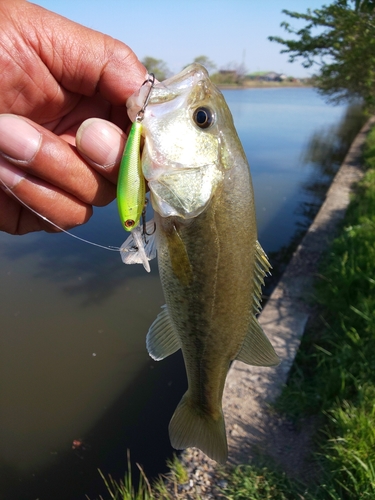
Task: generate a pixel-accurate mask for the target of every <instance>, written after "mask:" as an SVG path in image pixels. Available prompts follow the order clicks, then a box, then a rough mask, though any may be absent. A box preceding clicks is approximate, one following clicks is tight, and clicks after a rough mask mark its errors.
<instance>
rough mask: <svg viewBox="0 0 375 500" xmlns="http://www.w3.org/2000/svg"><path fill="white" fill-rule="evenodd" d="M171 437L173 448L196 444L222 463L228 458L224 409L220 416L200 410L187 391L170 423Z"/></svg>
mask: <svg viewBox="0 0 375 500" xmlns="http://www.w3.org/2000/svg"><path fill="white" fill-rule="evenodd" d="M169 437H170V440H171V444H172V446H173V448H175V449H177V450H182V449H184V448H189V447H191V446H195V447H196V448H199V449H200V450H202V451H203V453H205V454H206V455H207V456H208V457H210V458H212V459H213V460H216V462H218V463H220V464H225V462H226V461H227V459H228V445H227V438H226V434H225V422H224V416H223V413H222V411H220V412H219V418H218V419H214V418H213V417H211V416H210V415H209V414H205V413H202V412H199V411H198V410H197V407H196V406H194V404H193V402H192V401H191V399H190V397H189V393H188V392H187V393H185V395H184V396H183V398H182V399H181V401H180V403H179V405H178V406H177V408H176V411H175V412H174V414H173V417H172V419H171V421H170V423H169Z"/></svg>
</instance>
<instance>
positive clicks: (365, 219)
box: [279, 128, 375, 500]
mask: <svg viewBox="0 0 375 500" xmlns="http://www.w3.org/2000/svg"><path fill="white" fill-rule="evenodd" d="M364 160H365V165H366V167H367V172H366V175H365V177H364V179H363V181H362V182H361V183H360V186H359V187H358V190H357V193H356V195H355V197H354V199H353V201H352V203H351V205H350V207H349V209H348V212H347V215H346V218H345V225H344V227H343V228H342V231H341V235H340V236H339V237H338V238H337V239H336V240H335V241H334V243H333V245H332V247H331V250H330V253H329V255H328V256H327V258H326V261H325V262H324V264H323V266H322V270H321V276H320V280H319V283H318V285H317V289H316V293H317V300H318V301H319V302H320V303H321V306H322V313H321V316H320V319H319V320H318V321H316V322H315V324H314V325H313V326H312V328H310V329H309V330H308V332H307V334H306V335H305V336H304V338H303V339H302V344H301V348H300V350H299V353H298V355H297V358H296V361H295V364H294V368H293V372H292V373H291V376H290V379H289V382H288V387H287V388H286V390H285V391H284V393H283V395H282V398H281V399H280V401H279V408H280V409H284V411H286V412H288V413H289V414H292V415H295V416H297V417H299V416H303V415H306V414H308V415H311V414H316V415H318V416H320V420H321V421H322V423H323V424H324V425H323V426H322V432H321V433H320V440H319V441H320V442H319V460H320V462H321V467H322V471H323V474H324V485H323V486H322V487H321V488H320V490H319V494H318V495H317V496H316V498H319V499H320V498H322V499H325V498H327V499H328V498H329V499H335V500H346V499H348V500H349V499H350V500H356V499H358V498H366V499H372V498H375V406H374V404H375V314H374V311H375V279H374V277H375V128H374V129H373V130H372V131H371V133H370V134H369V136H368V138H367V145H366V148H365V151H364Z"/></svg>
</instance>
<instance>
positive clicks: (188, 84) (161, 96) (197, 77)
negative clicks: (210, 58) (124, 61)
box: [126, 63, 209, 122]
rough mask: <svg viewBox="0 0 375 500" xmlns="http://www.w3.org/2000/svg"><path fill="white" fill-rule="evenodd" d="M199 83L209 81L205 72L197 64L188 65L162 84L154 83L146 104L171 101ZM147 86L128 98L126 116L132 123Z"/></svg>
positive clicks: (146, 91)
mask: <svg viewBox="0 0 375 500" xmlns="http://www.w3.org/2000/svg"><path fill="white" fill-rule="evenodd" d="M200 81H209V76H208V73H207V70H206V69H205V68H204V67H203V66H202V65H201V64H197V63H193V64H190V65H189V66H187V67H186V68H185V69H184V70H183V71H181V73H178V74H177V75H173V76H172V77H170V78H167V79H166V80H164V81H163V82H157V83H155V85H154V87H153V88H152V91H151V94H150V99H149V101H148V104H160V103H166V102H168V101H172V100H173V99H175V98H176V97H178V96H180V95H181V94H183V93H185V92H186V89H187V88H192V86H195V85H197V84H198V82H200ZM148 92H149V86H148V85H143V86H142V87H141V88H140V89H139V91H138V92H136V93H135V94H133V95H132V96H130V97H129V99H128V100H127V102H126V107H127V109H128V116H129V118H130V120H131V121H132V122H134V120H135V118H136V116H137V113H138V112H139V111H140V109H141V108H142V106H143V104H144V102H145V99H146V96H147V94H148Z"/></svg>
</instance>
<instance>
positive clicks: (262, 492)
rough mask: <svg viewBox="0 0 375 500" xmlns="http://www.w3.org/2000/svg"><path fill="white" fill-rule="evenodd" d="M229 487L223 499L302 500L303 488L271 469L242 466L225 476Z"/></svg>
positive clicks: (224, 492)
mask: <svg viewBox="0 0 375 500" xmlns="http://www.w3.org/2000/svg"><path fill="white" fill-rule="evenodd" d="M225 477H226V479H227V480H228V485H227V486H226V487H225V488H224V489H223V498H226V499H228V500H302V499H304V498H307V497H304V496H302V494H301V486H300V485H299V484H297V483H296V482H295V481H293V480H290V479H288V477H287V475H286V474H285V473H283V472H279V471H275V470H272V468H271V467H255V466H252V465H240V466H238V467H235V468H234V469H233V470H232V471H230V472H229V473H227V474H225Z"/></svg>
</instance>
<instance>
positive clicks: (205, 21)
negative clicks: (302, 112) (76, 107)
mask: <svg viewBox="0 0 375 500" xmlns="http://www.w3.org/2000/svg"><path fill="white" fill-rule="evenodd" d="M34 3H36V4H38V5H41V6H42V7H45V8H46V9H49V10H51V11H53V12H56V13H58V14H61V15H63V16H65V17H67V18H69V19H71V20H73V21H76V22H78V23H80V24H83V25H85V26H88V27H90V28H93V29H95V30H98V31H101V32H103V33H106V34H108V35H111V36H113V37H114V38H117V39H119V40H121V41H123V42H124V43H126V44H127V45H129V46H130V47H131V48H132V49H133V51H134V52H135V53H136V54H137V56H138V57H139V59H141V60H142V59H143V58H144V57H145V56H151V57H154V58H156V59H162V60H163V61H165V62H166V64H167V66H168V68H169V70H170V71H171V73H178V72H179V71H180V70H181V69H182V68H183V67H184V66H186V65H187V64H189V63H191V62H192V61H193V60H194V58H195V57H197V56H200V55H205V56H207V57H208V58H209V59H211V60H212V61H213V62H214V63H215V64H216V66H217V68H218V69H227V68H230V67H233V66H234V67H236V66H238V65H240V64H244V65H245V68H246V70H247V72H250V73H252V72H255V71H276V72H278V73H285V74H287V75H292V76H295V77H306V76H310V75H311V74H312V70H311V69H305V68H303V66H302V64H301V63H300V62H299V61H297V62H294V63H293V64H291V63H289V62H288V55H287V54H280V50H281V49H282V48H283V46H281V45H280V44H278V43H276V42H270V41H269V40H268V39H267V37H268V36H271V35H273V36H282V37H287V36H288V34H287V33H286V32H285V30H284V29H283V28H281V27H280V23H281V22H282V21H289V22H291V24H292V26H295V27H296V28H301V27H302V26H303V25H304V23H303V22H302V23H301V22H299V21H297V20H293V19H290V18H289V17H288V16H286V15H285V14H282V12H281V11H282V9H287V10H291V11H297V12H306V10H307V9H308V8H310V9H318V8H320V7H321V6H322V5H323V4H327V3H329V1H327V0H263V1H260V0H179V1H177V0H131V1H130V0H34Z"/></svg>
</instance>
